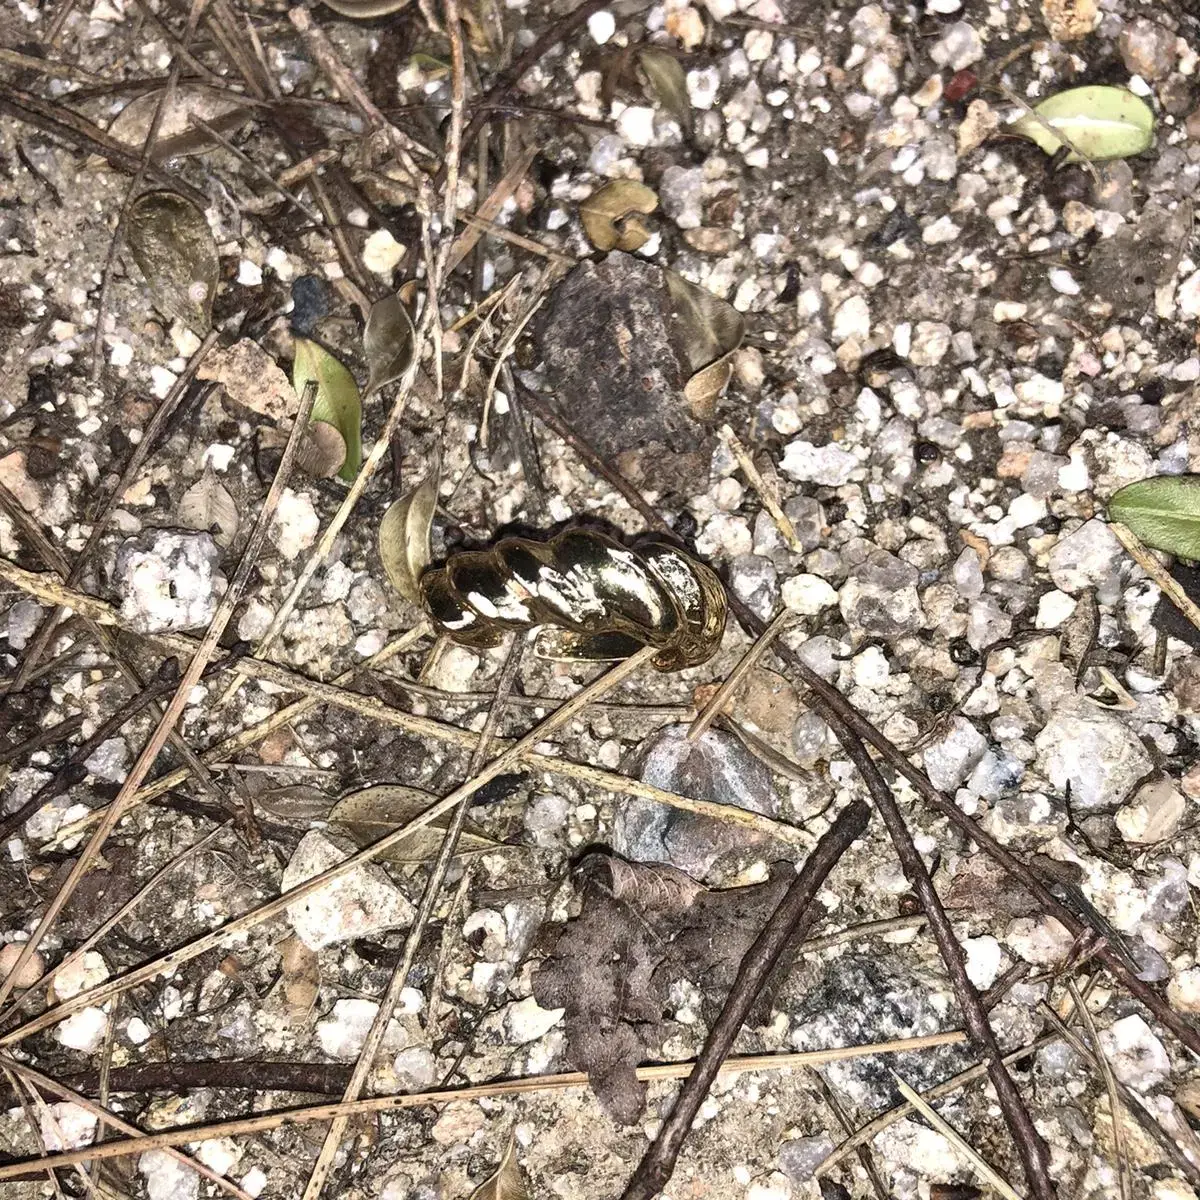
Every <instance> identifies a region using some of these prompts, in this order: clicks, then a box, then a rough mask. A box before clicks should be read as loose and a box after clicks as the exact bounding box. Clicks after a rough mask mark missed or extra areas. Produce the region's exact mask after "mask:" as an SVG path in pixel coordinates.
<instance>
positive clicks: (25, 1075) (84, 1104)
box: [2, 1056, 252, 1200]
mask: <svg viewBox="0 0 1200 1200" xmlns="http://www.w3.org/2000/svg"><path fill="white" fill-rule="evenodd" d="M2 1061H3V1065H4V1069H5V1070H7V1071H11V1072H12V1073H13V1074H14V1075H16V1076H19V1077H20V1078H21V1079H23V1080H24V1081H25V1082H26V1083H27V1084H29V1085H31V1088H40V1089H41V1090H42V1091H44V1092H49V1093H50V1094H51V1095H52V1096H58V1097H59V1099H61V1100H69V1101H70V1102H71V1103H72V1104H78V1105H79V1107H80V1108H82V1109H84V1110H86V1111H87V1112H90V1113H91V1114H92V1115H93V1116H95V1117H98V1118H99V1120H100V1122H101V1126H100V1128H102V1127H103V1126H104V1125H111V1126H112V1127H113V1128H114V1129H119V1130H120V1131H121V1132H122V1133H126V1134H128V1135H129V1136H130V1137H144V1136H145V1135H144V1133H143V1132H142V1130H140V1129H139V1128H138V1127H137V1126H136V1125H131V1124H130V1123H129V1122H128V1121H125V1120H122V1119H121V1118H120V1117H119V1116H117V1115H116V1113H114V1112H112V1111H111V1110H110V1109H109V1108H108V1107H107V1105H105V1104H103V1103H100V1104H97V1103H96V1101H94V1100H89V1099H88V1098H87V1097H86V1096H83V1095H81V1094H80V1093H79V1092H74V1091H72V1090H71V1089H70V1088H69V1087H66V1086H65V1085H64V1084H61V1083H59V1082H58V1080H57V1079H51V1078H50V1076H49V1075H43V1074H42V1072H41V1071H38V1070H35V1069H34V1068H33V1067H30V1066H26V1065H25V1064H24V1063H20V1062H17V1061H16V1059H13V1058H9V1057H7V1056H5V1057H4V1059H3V1060H2ZM34 1094H35V1095H36V1094H37V1093H36V1092H35V1093H34ZM100 1128H98V1129H97V1131H96V1136H97V1137H99V1136H100ZM165 1149H166V1152H167V1153H168V1154H169V1155H170V1156H171V1157H172V1158H174V1159H176V1160H177V1161H179V1162H181V1163H183V1165H184V1166H185V1167H187V1168H188V1169H189V1170H192V1171H195V1172H196V1173H197V1174H198V1175H201V1176H203V1177H204V1178H205V1179H208V1180H211V1181H212V1182H213V1183H215V1184H216V1185H217V1186H218V1187H219V1188H220V1189H221V1190H222V1191H224V1192H228V1193H229V1194H230V1195H231V1196H237V1197H238V1200H252V1198H251V1196H250V1194H249V1193H248V1192H244V1191H242V1189H241V1188H240V1187H238V1186H237V1184H236V1183H234V1182H233V1181H232V1180H230V1179H226V1178H225V1177H224V1176H223V1175H218V1174H217V1173H216V1171H214V1170H212V1169H211V1168H210V1167H206V1166H205V1165H204V1164H203V1163H202V1162H201V1161H200V1160H199V1159H197V1158H192V1157H191V1156H190V1155H188V1154H185V1153H184V1152H183V1151H182V1150H176V1149H175V1148H174V1147H173V1146H167V1147H165Z"/></svg>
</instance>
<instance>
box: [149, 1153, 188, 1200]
mask: <svg viewBox="0 0 1200 1200" xmlns="http://www.w3.org/2000/svg"><path fill="white" fill-rule="evenodd" d="M138 1172H139V1173H140V1174H141V1176H142V1178H143V1179H144V1180H145V1181H146V1195H147V1196H148V1197H149V1200H196V1197H197V1196H199V1195H200V1176H199V1175H197V1174H196V1172H195V1171H193V1170H192V1168H191V1167H189V1166H186V1165H185V1164H184V1163H181V1162H180V1161H179V1159H177V1158H172V1157H171V1155H169V1154H168V1153H167V1152H166V1151H165V1150H147V1151H146V1153H145V1154H143V1155H141V1157H140V1158H139V1159H138Z"/></svg>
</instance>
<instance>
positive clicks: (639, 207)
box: [579, 179, 658, 252]
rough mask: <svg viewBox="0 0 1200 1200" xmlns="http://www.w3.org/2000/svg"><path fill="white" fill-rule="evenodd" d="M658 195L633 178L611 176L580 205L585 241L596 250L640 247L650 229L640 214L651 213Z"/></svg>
mask: <svg viewBox="0 0 1200 1200" xmlns="http://www.w3.org/2000/svg"><path fill="white" fill-rule="evenodd" d="M657 207H658V196H656V195H655V194H654V192H653V191H652V190H651V189H650V188H648V187H647V186H646V185H645V184H644V183H638V182H637V181H636V180H634V179H614V180H613V181H612V183H606V184H605V185H604V186H603V187H602V188H600V189H599V191H596V192H593V193H592V194H591V195H590V196H589V197H588V198H587V199H586V200H585V201H584V202H583V203H582V204H581V205H580V206H579V219H580V220H581V221H582V222H583V231H584V233H586V234H587V235H588V241H590V242H591V243H592V245H593V246H595V247H596V249H597V250H606V251H607V250H624V251H626V252H632V251H634V250H640V249H641V247H642V246H644V245H645V244H646V242H647V241H648V240H649V238H650V231H649V230H648V229H647V228H646V226H645V224H644V223H643V222H642V221H641V220H640V219H639V217H638V215H637V214H639V213H652V212H653V211H654V210H655V209H656V208H657Z"/></svg>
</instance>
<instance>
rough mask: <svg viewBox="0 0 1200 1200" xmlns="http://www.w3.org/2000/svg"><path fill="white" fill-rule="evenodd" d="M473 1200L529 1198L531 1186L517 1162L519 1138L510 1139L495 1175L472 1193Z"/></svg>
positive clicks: (516, 1199)
mask: <svg viewBox="0 0 1200 1200" xmlns="http://www.w3.org/2000/svg"><path fill="white" fill-rule="evenodd" d="M471 1200H529V1188H528V1187H526V1186H525V1177H524V1176H523V1175H522V1174H521V1164H520V1163H518V1162H517V1139H516V1137H515V1136H514V1137H510V1138H509V1139H508V1148H507V1149H506V1150H505V1151H504V1157H503V1158H502V1159H501V1160H500V1165H499V1166H498V1167H497V1168H496V1172H495V1174H494V1175H491V1176H489V1177H488V1178H487V1179H485V1180H484V1182H483V1183H481V1184H480V1185H479V1186H478V1187H477V1188H476V1189H475V1190H474V1191H473V1192H472V1193H471Z"/></svg>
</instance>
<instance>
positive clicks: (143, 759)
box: [0, 384, 316, 1004]
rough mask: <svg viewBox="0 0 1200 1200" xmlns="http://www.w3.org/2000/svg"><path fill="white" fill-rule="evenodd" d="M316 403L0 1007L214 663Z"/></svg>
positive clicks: (296, 429)
mask: <svg viewBox="0 0 1200 1200" xmlns="http://www.w3.org/2000/svg"><path fill="white" fill-rule="evenodd" d="M315 398H316V385H315V384H310V385H309V386H307V387H306V388H305V389H304V395H303V396H302V397H301V400H300V410H299V412H298V413H297V416H296V423H295V425H293V426H292V432H291V435H290V436H289V438H288V441H287V446H286V447H285V448H284V451H283V457H282V458H281V459H280V461H279V469H278V470H277V471H276V473H275V478H274V479H273V480H272V481H271V487H270V489H269V490H268V491H267V496H266V499H265V500H264V501H263V506H262V510H261V511H260V512H259V514H258V522H257V524H256V525H255V527H254V530H253V531H252V532H251V534H250V539H249V541H248V542H247V543H246V549H245V551H244V552H243V553H242V558H241V561H240V562H239V563H238V566H237V570H236V571H235V572H234V575H233V578H232V579H231V580H230V581H229V587H228V588H227V590H226V592H225V595H224V596H222V597H221V603H220V604H219V605H218V606H217V611H216V612H215V613H214V614H213V618H212V621H211V623H210V624H209V627H208V629H207V631H206V632H205V634H204V637H203V639H201V642H200V645H199V647H198V648H197V650H196V653H195V655H194V656H193V658H192V660H191V662H189V663H188V665H187V670H185V671H184V673H183V677H182V678H181V679H180V681H179V687H178V689H177V690H176V692H175V695H174V696H173V697H172V698H171V702H170V704H168V705H167V709H166V711H165V712H164V713H163V716H162V720H161V721H159V723H158V726H157V728H156V729H155V730H154V732H153V733H152V734H151V735H150V740H149V741H148V742H147V743H146V745H145V747H144V748H143V750H142V753H141V754H140V755H139V756H138V759H137V762H135V763H134V765H133V767H132V768H131V770H130V772H129V775H128V776H127V777H126V779H125V782H124V783H123V784H122V785H121V790H120V791H119V792H118V793H117V797H116V799H115V800H114V801H113V802H112V804H111V805H110V806H109V809H108V812H107V813H106V814H105V816H104V819H103V820H102V821H101V822H100V824H99V825H98V826H97V827H96V831H95V832H94V833H93V834H92V837H91V839H90V840H89V842H88V844H87V846H86V847H85V848H84V850H83V853H82V854H80V856H79V858H78V859H76V861H75V864H74V865H73V866H72V868H71V871H70V873H69V874H68V875H67V878H66V879H65V880H63V884H62V886H61V887H60V888H59V889H58V891H57V892H56V893H55V895H54V898H53V899H52V900H51V901H50V904H49V906H48V907H47V909H46V912H45V914H44V915H43V917H42V919H41V921H39V922H38V926H37V929H35V930H34V932H33V934H32V936H31V937H30V938H29V940H28V941H27V942H26V943H25V945H24V946H23V947H22V948H21V954H20V956H19V957H18V958H17V961H16V962H15V963H14V964H13V967H12V970H11V971H10V973H9V974H8V976H7V977H6V978H5V979H4V981H3V982H2V983H0V1004H3V1003H4V1001H5V1000H7V999H8V997H9V996H10V995H11V994H12V989H13V986H14V985H15V983H16V980H17V978H18V977H19V975H20V973H21V968H22V967H23V966H24V965H25V964H26V963H27V962H28V961H29V959H30V958H31V957H32V955H33V953H34V951H35V950H36V949H37V948H38V946H40V945H41V943H42V939H43V938H44V937H45V936H46V934H47V933H49V931H50V929H51V928H52V927H53V925H54V922H55V921H56V920H57V919H58V914H59V913H60V912H61V911H62V907H63V905H64V904H66V902H67V901H68V900H69V899H70V898H71V896H72V895H73V894H74V892H75V889H76V888H77V887H78V886H79V881H80V880H81V879H82V878H83V877H84V875H86V874H87V872H88V871H89V870H90V869H91V867H92V864H93V863H94V862H95V860H96V858H97V857H98V855H99V854H100V850H101V847H102V846H103V845H104V843H105V841H106V840H107V838H108V835H109V834H110V833H111V832H112V831H113V829H114V828H115V827H116V824H117V821H119V820H120V818H121V815H122V813H123V811H124V808H125V803H126V801H127V800H128V799H129V797H130V796H132V795H133V794H134V792H136V791H137V790H138V788H139V787H141V785H142V781H143V780H144V779H145V778H146V776H147V775H148V774H149V773H150V768H151V767H152V766H153V765H154V761H155V759H157V758H158V755H159V752H160V751H161V750H162V748H163V746H164V745H166V742H167V736H168V734H169V733H170V732H171V730H172V729H173V728H174V727H175V723H176V722H177V721H178V720H179V718H180V716H182V714H183V710H184V709H185V708H186V707H187V703H188V698H189V697H190V695H191V692H192V688H194V687H195V686H196V683H197V681H198V680H199V679H200V676H201V675H203V674H204V668H205V667H206V666H207V665H208V660H209V659H210V658H211V657H212V654H213V651H214V650H216V648H217V642H218V641H219V640H220V637H221V634H222V633H224V632H225V626H226V625H227V624H228V623H229V618H230V617H232V616H233V610H234V609H235V608H236V607H237V605H238V603H239V602H240V601H241V598H242V593H243V592H244V591H245V589H246V584H247V583H248V582H249V581H250V573H251V571H252V570H253V568H254V565H255V563H256V561H257V559H258V552H259V550H260V549H261V547H262V544H263V542H265V541H266V538H267V530H268V529H269V527H270V524H271V520H272V518H273V517H274V515H275V509H276V508H277V507H278V505H279V500H280V497H281V496H282V495H283V489H284V487H285V486H286V484H287V481H288V478H289V477H290V476H291V472H292V464H293V463H294V462H295V460H296V453H297V451H298V450H299V449H300V443H301V441H302V440H303V433H304V431H305V430H306V429H307V428H308V418H309V414H310V413H311V412H312V406H313V400H314V399H315Z"/></svg>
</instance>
